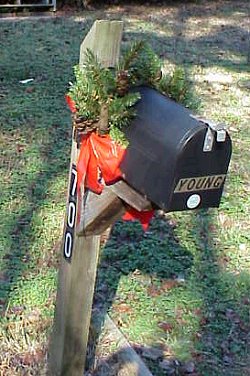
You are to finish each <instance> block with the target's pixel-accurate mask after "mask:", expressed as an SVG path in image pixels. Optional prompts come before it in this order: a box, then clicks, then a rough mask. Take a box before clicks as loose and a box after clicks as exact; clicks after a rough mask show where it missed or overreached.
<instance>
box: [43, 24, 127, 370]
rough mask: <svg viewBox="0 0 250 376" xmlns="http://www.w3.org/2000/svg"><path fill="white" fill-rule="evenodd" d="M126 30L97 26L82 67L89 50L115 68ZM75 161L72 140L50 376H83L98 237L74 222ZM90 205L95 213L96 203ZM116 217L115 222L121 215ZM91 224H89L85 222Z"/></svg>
mask: <svg viewBox="0 0 250 376" xmlns="http://www.w3.org/2000/svg"><path fill="white" fill-rule="evenodd" d="M122 26H123V23H122V22H121V21H96V22H95V23H94V25H93V26H92V28H91V30H90V31H89V33H88V34H87V36H86V38H85V39H84V41H83V43H82V45H81V50H80V65H82V64H83V63H84V57H85V51H86V49H87V48H88V49H90V50H92V52H93V53H94V54H95V55H96V56H97V58H98V60H99V61H100V62H101V63H102V64H103V65H104V66H107V67H112V66H114V65H115V64H116V63H117V61H118V58H119V52H120V42H121V36H122ZM77 157H78V150H77V144H76V142H75V141H74V139H72V152H71V163H70V173H69V192H68V202H67V215H66V220H65V228H64V237H63V242H62V252H61V253H62V255H61V265H60V270H59V281H58V291H57V298H56V308H55V318H54V328H53V334H52V338H51V342H50V348H49V371H48V374H49V375H51V376H82V375H83V372H84V366H85V358H86V350H87V341H88V333H89V325H90V317H91V308H92V301H93V293H94V286H95V278H96V269H97V262H98V255H99V244H100V235H93V233H95V232H94V231H92V233H91V235H86V233H79V232H77V231H76V227H77V226H76V224H75V222H76V218H78V217H79V213H77V211H78V209H77V206H78V205H77V200H78V198H77V191H76V182H77V172H76V162H77ZM113 199H114V200H115V201H116V205H117V207H116V208H117V211H119V213H120V212H122V203H121V201H119V202H117V199H118V198H117V197H116V196H115V195H114V194H113ZM118 200H120V199H118ZM91 205H92V206H93V211H95V210H94V208H95V199H93V200H92V203H91ZM110 207H111V206H110ZM113 214H114V217H116V215H115V214H117V213H113ZM113 214H112V215H113ZM80 216H81V217H82V218H81V219H80V222H81V223H82V222H86V220H84V216H85V213H84V211H83V212H82V213H81V215H80ZM104 217H105V216H104ZM106 218H107V215H106ZM87 222H88V223H90V222H91V221H89V220H88V219H87ZM109 225H110V223H108V221H107V223H106V224H105V223H104V222H103V218H102V227H101V231H103V230H104V229H105V228H107V227H108V226H109ZM90 227H91V226H90ZM88 233H89V231H88ZM99 233H100V232H99ZM99 233H98V234H99Z"/></svg>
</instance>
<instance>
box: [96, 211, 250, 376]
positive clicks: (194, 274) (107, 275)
mask: <svg viewBox="0 0 250 376" xmlns="http://www.w3.org/2000/svg"><path fill="white" fill-rule="evenodd" d="M192 214H193V215H192V217H191V218H192V220H191V221H190V222H189V223H187V227H188V231H189V232H190V234H191V236H192V237H193V239H194V245H195V248H194V249H192V250H190V251H189V250H187V249H186V248H185V247H183V246H182V245H181V240H180V241H179V240H178V238H177V237H176V235H175V233H176V232H177V231H178V223H175V222H173V221H171V220H170V221H167V220H166V219H164V218H162V217H160V218H159V217H158V218H156V219H155V220H154V221H153V222H152V226H151V228H150V233H148V234H147V233H145V234H144V233H143V232H142V231H140V229H139V228H138V226H137V224H136V223H134V224H123V225H122V224H121V223H120V222H118V223H117V224H116V225H115V226H114V228H113V230H112V235H111V237H110V239H109V240H108V242H107V244H106V246H105V248H104V249H103V251H102V253H101V260H100V265H99V269H98V277H97V286H96V292H95V301H94V308H97V309H98V310H99V311H100V312H101V316H102V318H103V319H104V317H105V314H106V312H108V311H110V310H111V307H112V306H113V308H112V312H113V316H114V317H115V320H116V322H118V325H119V326H121V330H122V331H123V330H124V329H125V333H127V334H128V337H129V339H131V338H132V341H131V344H132V346H133V343H136V346H135V350H136V351H137V352H138V353H139V355H141V356H142V357H143V344H142V343H141V346H140V338H143V334H142V335H141V333H140V331H144V330H145V331H147V329H146V328H147V327H148V326H149V327H150V331H151V332H152V326H153V327H154V330H155V333H154V334H153V335H152V336H151V338H147V340H149V343H151V344H152V345H153V350H152V349H151V350H152V351H154V350H155V348H157V349H158V350H160V349H161V348H162V349H163V352H162V355H161V354H159V356H158V357H157V359H156V360H152V359H150V360H149V359H147V357H146V358H145V361H146V363H147V364H148V366H149V367H150V369H151V371H152V372H153V374H154V375H155V376H158V375H159V376H161V375H163V374H165V373H164V372H165V371H164V370H163V369H162V368H160V367H159V363H160V362H162V361H163V360H167V364H165V367H166V369H168V370H169V372H172V373H171V374H173V375H185V374H188V373H192V372H189V371H187V367H189V366H190V364H191V366H192V367H194V369H193V374H195V375H204V376H208V375H209V376H218V375H224V374H227V375H230V376H236V375H237V376H240V375H244V376H247V375H248V374H249V368H248V367H249V365H248V359H249V355H248V354H249V350H250V338H249V333H250V321H249V306H250V299H249V298H250V296H249V291H250V290H249V289H250V282H249V274H248V273H245V274H244V273H242V274H240V275H235V274H233V273H230V272H229V271H227V270H226V265H225V262H228V260H225V257H226V256H225V251H223V250H220V249H219V247H220V246H219V245H217V243H219V241H218V237H219V234H218V233H217V230H216V225H215V223H216V219H215V217H214V214H213V212H212V211H204V210H203V211H198V212H197V213H192ZM179 219H180V218H179ZM180 221H182V220H181V219H180ZM183 240H185V239H183ZM125 276H126V278H125ZM180 276H181V278H182V279H183V280H184V281H185V282H184V284H183V286H181V287H179V288H180V289H181V290H183V296H181V294H182V292H180V293H179V295H178V293H177V294H176V295H174V294H175V293H174V292H173V290H176V288H177V287H178V285H177V284H175V281H176V282H177V281H178V277H179V278H180ZM123 277H124V278H123ZM127 281H132V282H127ZM169 281H173V284H172V287H170V289H167V290H164V289H163V290H162V286H164V283H165V284H166V283H168V286H169ZM170 285H171V283H170ZM133 288H134V289H135V290H136V293H134V292H133ZM171 290H172V291H171ZM177 290H178V289H177ZM181 290H180V291H181ZM145 291H146V293H145ZM185 294H186V295H185ZM136 295H138V296H137V300H136V299H135V296H136ZM185 296H186V297H185ZM188 297H192V298H193V299H194V303H192V301H186V303H185V302H184V303H185V305H186V309H187V310H189V311H190V313H191V314H192V315H193V316H195V315H197V316H198V318H197V323H196V325H194V326H193V327H192V326H188V325H189V324H187V323H186V322H185V317H181V318H180V317H179V316H178V314H177V315H175V316H174V317H172V320H173V321H172V325H173V326H175V328H174V329H173V333H171V332H170V333H167V335H166V333H165V334H164V332H160V331H158V329H159V328H157V325H158V324H157V320H156V321H155V320H154V319H155V316H157V315H159V317H158V322H161V321H163V322H166V323H167V324H169V323H170V325H171V321H169V311H171V309H173V306H172V303H173V302H172V303H171V299H176V301H175V304H176V307H179V306H180V304H181V300H185V299H188ZM158 299H162V303H161V304H162V310H161V309H159V302H158V301H157V300H158ZM195 300H197V301H199V302H200V304H199V306H198V308H197V305H196V303H195ZM149 301H153V302H154V303H153V305H150V304H149ZM137 305H138V306H140V305H143V310H141V311H140V309H139V310H138V309H137ZM150 309H151V310H152V309H153V310H154V315H149V317H150V318H151V320H152V322H154V321H155V322H154V324H152V325H151V324H150V325H148V323H147V310H150ZM179 309H180V308H177V310H179ZM175 312H176V311H175ZM182 313H183V316H185V312H184V311H182ZM135 315H138V316H140V318H141V320H140V321H138V317H136V318H135ZM164 315H165V316H164ZM183 318H184V319H183ZM143 320H145V321H143ZM165 320H166V321H165ZM189 320H192V319H191V318H190V317H189ZM132 321H134V323H133V324H131V323H132ZM130 325H132V327H131V328H132V329H131V330H132V332H130ZM136 325H138V327H139V328H138V329H136V328H135V326H136ZM185 326H187V331H191V333H189V335H188V336H187V334H186V333H185V335H186V336H187V339H188V341H189V344H188V346H187V343H184V342H183V352H184V353H185V352H186V355H185V356H184V361H183V360H182V359H181V360H180V359H178V355H176V354H174V352H173V353H172V355H169V354H168V355H167V356H166V355H164V346H165V350H166V347H167V348H168V343H169V339H170V338H171V335H173V336H176V339H177V341H178V340H180V342H181V340H182V338H181V336H182V330H183V328H182V327H185ZM169 328H171V327H169ZM101 329H102V322H101V321H100V322H99V327H97V326H96V324H95V333H97V340H98V335H99V334H100V332H101ZM136 330H137V332H138V333H137V332H136ZM171 330H172V328H171ZM190 334H191V335H190ZM136 336H138V342H137V341H136ZM163 338H165V342H164V340H163ZM91 340H92V341H93V338H92V339H91ZM188 341H187V342H188ZM164 343H165V344H164ZM147 344H148V343H147ZM180 346H181V345H180ZM185 347H187V348H186V349H185ZM90 348H91V350H90V353H89V370H92V371H93V372H94V373H93V374H94V375H97V374H98V375H99V373H98V372H101V371H100V370H101V369H102V367H104V369H105V367H106V368H107V369H108V368H109V367H111V368H110V372H111V373H110V374H111V375H112V374H113V373H112V372H113V371H112V367H119V364H118V365H117V364H116V365H114V359H117V360H118V359H119V358H120V356H119V354H120V350H119V351H118V353H117V352H114V354H113V355H112V356H111V357H106V358H105V357H104V359H101V363H100V365H99V366H97V369H94V370H93V364H91V361H93V354H94V353H95V345H94V344H93V342H91V345H90ZM170 349H171V346H170ZM151 350H150V351H151ZM180 353H181V351H180ZM187 353H188V358H187ZM97 358H98V357H97ZM103 362H104V363H103ZM190 362H191V363H190ZM122 363H123V361H121V364H120V366H121V368H122V367H123V365H122ZM103 364H104V365H103ZM187 364H189V365H188V366H187ZM98 367H101V368H98ZM96 372H97V373H96ZM103 374H104V375H105V372H104V373H103ZM114 374H115V373H114ZM100 375H102V373H100ZM107 375H108V373H107ZM138 375H140V373H139V371H138Z"/></svg>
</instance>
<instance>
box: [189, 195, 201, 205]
mask: <svg viewBox="0 0 250 376" xmlns="http://www.w3.org/2000/svg"><path fill="white" fill-rule="evenodd" d="M200 202H201V196H200V195H197V194H195V195H192V196H190V197H189V198H188V199H187V207H188V209H195V208H197V206H198V205H199V203H200Z"/></svg>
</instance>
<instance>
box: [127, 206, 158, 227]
mask: <svg viewBox="0 0 250 376" xmlns="http://www.w3.org/2000/svg"><path fill="white" fill-rule="evenodd" d="M153 215H154V210H145V211H141V212H140V211H138V210H136V209H134V208H131V207H130V208H129V209H128V210H127V211H126V213H125V214H124V215H123V217H122V219H123V220H124V221H134V220H139V221H140V222H141V225H142V228H143V230H144V231H147V229H148V227H149V223H150V221H151V219H152V217H153Z"/></svg>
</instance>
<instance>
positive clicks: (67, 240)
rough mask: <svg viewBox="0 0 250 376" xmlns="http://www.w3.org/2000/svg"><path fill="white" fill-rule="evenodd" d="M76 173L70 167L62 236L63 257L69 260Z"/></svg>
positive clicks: (71, 243) (74, 213)
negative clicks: (64, 226) (63, 234)
mask: <svg viewBox="0 0 250 376" xmlns="http://www.w3.org/2000/svg"><path fill="white" fill-rule="evenodd" d="M76 186H77V171H76V166H75V165H72V169H71V178H70V190H69V202H68V211H67V217H66V221H67V222H66V230H65V236H64V247H63V252H64V257H65V258H66V259H67V260H70V258H71V256H72V250H73V245H74V230H75V221H76V197H77V191H76Z"/></svg>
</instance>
